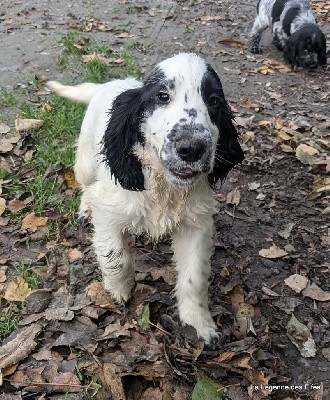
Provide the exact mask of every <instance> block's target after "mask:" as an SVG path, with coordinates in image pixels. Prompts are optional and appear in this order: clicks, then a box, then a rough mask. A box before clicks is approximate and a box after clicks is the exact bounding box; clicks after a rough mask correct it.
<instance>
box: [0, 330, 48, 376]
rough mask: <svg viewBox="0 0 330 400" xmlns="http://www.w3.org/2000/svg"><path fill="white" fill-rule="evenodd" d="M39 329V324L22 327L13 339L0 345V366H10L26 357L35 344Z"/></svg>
mask: <svg viewBox="0 0 330 400" xmlns="http://www.w3.org/2000/svg"><path fill="white" fill-rule="evenodd" d="M41 329H42V326H41V325H39V324H34V325H30V326H28V327H26V328H23V329H21V330H20V331H19V332H18V334H17V335H16V336H15V338H14V339H12V340H10V341H9V342H7V343H6V344H5V345H3V346H2V347H0V368H7V367H10V366H12V365H14V364H16V363H18V362H19V361H21V360H23V359H24V358H26V357H27V356H28V355H29V354H30V353H31V351H32V350H34V348H35V347H36V346H37V343H36V342H35V341H34V339H35V337H36V336H37V335H38V333H39V332H40V331H41Z"/></svg>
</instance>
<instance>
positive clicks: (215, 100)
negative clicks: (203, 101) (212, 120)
mask: <svg viewBox="0 0 330 400" xmlns="http://www.w3.org/2000/svg"><path fill="white" fill-rule="evenodd" d="M208 103H209V105H210V106H211V107H215V106H217V105H219V103H220V98H219V96H217V95H215V94H213V95H211V96H210V98H209V102H208Z"/></svg>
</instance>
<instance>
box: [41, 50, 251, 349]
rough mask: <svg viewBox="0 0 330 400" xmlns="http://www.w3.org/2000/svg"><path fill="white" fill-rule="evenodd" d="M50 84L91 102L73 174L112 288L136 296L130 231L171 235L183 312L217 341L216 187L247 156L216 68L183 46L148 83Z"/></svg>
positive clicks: (124, 296)
mask: <svg viewBox="0 0 330 400" xmlns="http://www.w3.org/2000/svg"><path fill="white" fill-rule="evenodd" d="M48 87H49V88H50V89H51V90H53V91H54V92H56V93H58V94H59V95H61V96H64V97H67V98H69V99H71V100H74V101H81V102H86V103H88V104H89V105H88V109H87V112H86V115H85V118H84V121H83V124H82V128H81V134H80V137H79V140H78V148H77V155H76V163H75V174H76V179H77V180H78V182H79V183H80V185H81V188H82V198H81V206H80V214H81V215H82V216H84V215H86V214H87V213H91V217H92V222H93V225H94V233H93V244H94V249H95V252H96V255H97V259H98V262H99V265H100V268H101V271H102V274H103V281H104V287H105V290H106V291H107V292H108V293H109V294H110V295H111V296H112V297H113V298H114V299H115V300H116V301H119V302H121V301H127V300H128V299H129V298H130V296H131V292H132V289H133V288H134V261H133V257H132V255H131V252H130V249H129V246H128V238H129V235H131V234H137V235H139V234H142V233H146V234H148V235H150V237H151V238H154V239H159V238H161V237H163V236H164V235H167V234H170V235H171V237H172V246H173V251H174V261H175V267H176V270H177V273H178V277H177V284H176V287H175V294H176V298H177V302H178V311H179V316H180V319H181V321H182V322H183V323H185V324H189V325H192V326H193V327H195V328H196V331H197V333H198V335H199V336H200V337H201V338H203V339H204V340H205V341H206V342H213V341H216V340H217V338H218V332H217V327H216V325H215V323H214V321H213V319H212V316H211V314H210V311H209V306H208V285H209V283H208V278H209V275H210V268H211V267H210V257H211V255H212V234H213V218H212V216H213V214H214V213H215V212H216V201H215V198H214V193H213V190H212V189H213V186H214V185H215V183H216V182H217V181H218V180H219V179H220V180H223V179H224V178H225V176H226V175H227V173H228V172H229V171H230V170H231V169H232V168H233V167H234V165H235V164H237V163H240V162H242V160H243V158H244V156H243V152H242V150H241V147H240V145H239V142H238V139H237V132H236V129H235V127H234V125H233V123H232V118H233V117H232V114H231V111H230V109H229V107H228V105H227V102H226V99H225V96H224V93H223V89H222V85H221V82H220V79H219V77H218V75H217V74H216V72H215V71H214V70H213V69H212V67H211V66H210V65H209V64H207V63H206V62H205V61H203V60H202V59H201V58H200V57H198V56H197V55H196V54H190V53H182V54H178V55H176V56H174V57H172V58H169V59H167V60H165V61H163V62H161V63H160V64H158V65H157V66H156V68H155V69H154V71H153V72H152V73H151V74H150V75H149V77H148V78H147V79H146V80H145V81H144V82H140V81H137V80H135V79H133V78H129V79H125V80H116V81H112V82H108V83H105V84H102V85H96V84H91V83H84V84H82V85H79V86H75V87H72V86H64V85H61V84H59V83H57V82H48Z"/></svg>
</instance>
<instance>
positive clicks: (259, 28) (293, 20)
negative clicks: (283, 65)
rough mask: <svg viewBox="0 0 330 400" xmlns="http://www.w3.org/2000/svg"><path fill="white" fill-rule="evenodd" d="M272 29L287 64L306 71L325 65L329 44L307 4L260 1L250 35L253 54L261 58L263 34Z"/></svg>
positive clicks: (288, 0) (303, 0)
mask: <svg viewBox="0 0 330 400" xmlns="http://www.w3.org/2000/svg"><path fill="white" fill-rule="evenodd" d="M268 26H271V27H272V32H273V43H274V45H275V46H276V47H277V48H278V49H279V50H281V51H284V60H285V61H286V62H287V63H288V64H290V65H291V67H292V68H294V67H303V68H307V69H313V68H317V67H318V66H319V65H325V64H326V63H327V61H326V40H325V36H324V33H323V32H322V31H321V29H320V28H319V27H318V26H317V25H316V22H315V18H314V15H313V12H312V10H311V8H310V6H309V3H308V0H259V2H258V5H257V17H256V19H255V21H254V24H253V28H252V31H251V48H250V50H251V52H252V53H256V54H260V53H262V49H261V48H260V40H261V35H262V32H263V31H264V30H265V29H266V28H267V27H268Z"/></svg>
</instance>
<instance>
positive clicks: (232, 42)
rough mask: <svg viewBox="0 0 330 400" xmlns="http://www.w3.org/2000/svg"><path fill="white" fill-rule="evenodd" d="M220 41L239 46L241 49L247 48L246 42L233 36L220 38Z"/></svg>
mask: <svg viewBox="0 0 330 400" xmlns="http://www.w3.org/2000/svg"><path fill="white" fill-rule="evenodd" d="M219 43H222V44H226V45H228V46H233V47H239V48H240V49H245V48H246V44H244V43H243V42H239V41H238V40H235V39H231V38H228V39H222V40H219Z"/></svg>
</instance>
